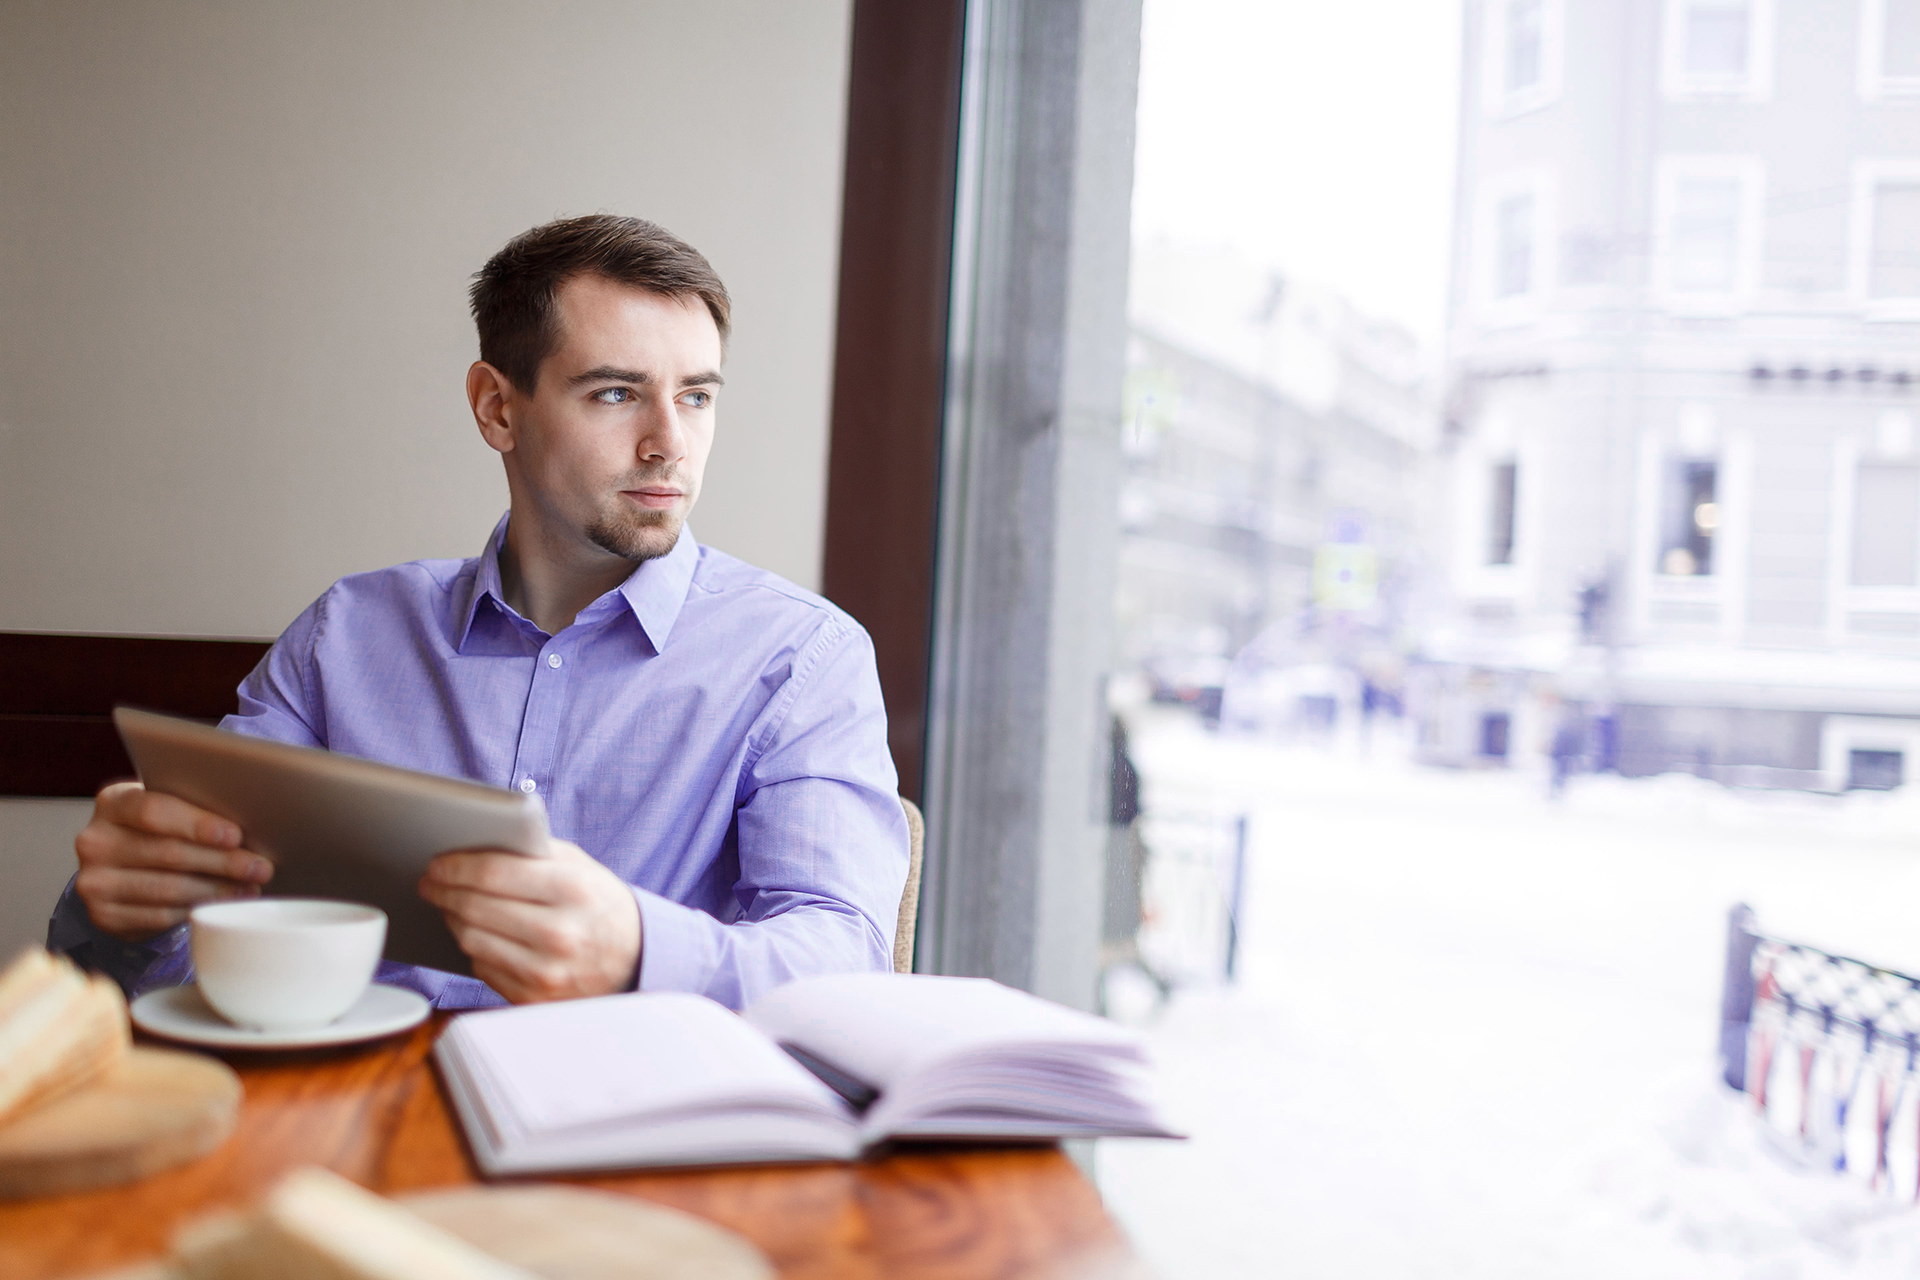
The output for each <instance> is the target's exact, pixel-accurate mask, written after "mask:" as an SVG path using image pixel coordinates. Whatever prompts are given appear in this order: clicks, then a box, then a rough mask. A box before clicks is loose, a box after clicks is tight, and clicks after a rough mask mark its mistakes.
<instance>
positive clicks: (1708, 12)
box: [1683, 3, 1748, 77]
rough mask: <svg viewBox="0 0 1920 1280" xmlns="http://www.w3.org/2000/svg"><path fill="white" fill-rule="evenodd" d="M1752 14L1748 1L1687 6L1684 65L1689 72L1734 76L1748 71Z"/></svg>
mask: <svg viewBox="0 0 1920 1280" xmlns="http://www.w3.org/2000/svg"><path fill="white" fill-rule="evenodd" d="M1747 28H1748V15H1747V6H1746V5H1745V4H1713V3H1694V4H1690V5H1688V6H1687V16H1686V29H1685V39H1686V53H1685V57H1684V64H1683V65H1684V66H1685V68H1686V71H1687V73H1688V74H1689V75H1699V76H1712V77H1731V76H1744V75H1745V74H1746V73H1747V40H1748V32H1747Z"/></svg>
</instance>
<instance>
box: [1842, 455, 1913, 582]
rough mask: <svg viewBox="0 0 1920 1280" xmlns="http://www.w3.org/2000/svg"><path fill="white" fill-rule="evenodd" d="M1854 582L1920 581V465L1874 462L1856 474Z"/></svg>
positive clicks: (1850, 574)
mask: <svg viewBox="0 0 1920 1280" xmlns="http://www.w3.org/2000/svg"><path fill="white" fill-rule="evenodd" d="M1847 580H1848V581H1849V582H1850V583H1851V584H1852V585H1853V586H1856V587H1913V586H1920V467H1914V466H1887V465H1885V464H1870V465H1866V466H1862V467H1861V468H1860V469H1859V471H1858V472H1857V473H1855V478H1854V490H1853V563H1852V565H1851V566H1850V567H1849V572H1848V579H1847Z"/></svg>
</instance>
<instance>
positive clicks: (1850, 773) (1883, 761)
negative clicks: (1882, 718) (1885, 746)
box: [1847, 747, 1907, 791]
mask: <svg viewBox="0 0 1920 1280" xmlns="http://www.w3.org/2000/svg"><path fill="white" fill-rule="evenodd" d="M1906 766H1907V757H1906V753H1905V752H1904V751H1871V750H1862V749H1861V748H1858V747H1856V748H1854V749H1853V750H1852V751H1849V752H1847V790H1849V791H1892V790H1893V789H1894V788H1896V787H1898V786H1899V785H1900V783H1901V781H1902V780H1903V777H1904V775H1905V773H1906Z"/></svg>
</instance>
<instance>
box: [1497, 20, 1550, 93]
mask: <svg viewBox="0 0 1920 1280" xmlns="http://www.w3.org/2000/svg"><path fill="white" fill-rule="evenodd" d="M1544 7H1545V6H1544V5H1543V4H1542V0H1510V2H1509V3H1508V5H1507V40H1506V45H1507V47H1506V68H1505V69H1506V85H1505V88H1506V91H1507V93H1508V95H1512V94H1516V93H1525V92H1526V91H1527V90H1529V89H1535V88H1538V87H1539V85H1540V75H1541V70H1542V69H1541V65H1540V59H1541V48H1540V40H1541V36H1542V34H1543V33H1542V31H1541V30H1540V27H1541V24H1542V22H1543V21H1544V20H1545V19H1544V16H1543V15H1542V13H1541V10H1542V9H1543V8H1544Z"/></svg>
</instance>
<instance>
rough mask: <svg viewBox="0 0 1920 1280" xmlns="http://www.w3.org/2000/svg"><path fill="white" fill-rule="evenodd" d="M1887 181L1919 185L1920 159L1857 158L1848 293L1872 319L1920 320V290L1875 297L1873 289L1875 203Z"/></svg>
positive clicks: (1850, 227) (1848, 238)
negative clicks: (1896, 295) (1909, 293)
mask: <svg viewBox="0 0 1920 1280" xmlns="http://www.w3.org/2000/svg"><path fill="white" fill-rule="evenodd" d="M1888 182H1901V183H1904V184H1911V185H1913V186H1920V159H1911V158H1908V157H1893V156H1876V157H1866V158H1862V159H1859V160H1855V161H1854V163H1853V196H1852V208H1851V216H1850V218H1849V225H1848V229H1847V292H1848V294H1849V295H1850V296H1851V297H1852V298H1853V300H1854V302H1855V303H1856V304H1857V305H1858V306H1859V307H1860V309H1861V311H1862V312H1863V314H1864V315H1865V316H1866V318H1867V319H1869V320H1920V292H1917V293H1914V294H1911V295H1902V296H1900V297H1895V298H1875V297H1874V296H1873V292H1872V287H1873V240H1874V203H1875V197H1876V195H1877V193H1878V191H1879V189H1880V187H1882V186H1883V185H1885V184H1887V183H1888Z"/></svg>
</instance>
